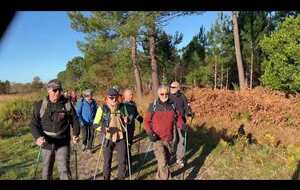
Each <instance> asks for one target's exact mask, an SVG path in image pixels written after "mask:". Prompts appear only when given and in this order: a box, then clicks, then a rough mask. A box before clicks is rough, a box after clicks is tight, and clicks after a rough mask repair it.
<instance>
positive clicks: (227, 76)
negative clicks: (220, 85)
mask: <svg viewBox="0 0 300 190" xmlns="http://www.w3.org/2000/svg"><path fill="white" fill-rule="evenodd" d="M228 78H229V75H228V68H227V71H226V90H228V81H229V79H228Z"/></svg>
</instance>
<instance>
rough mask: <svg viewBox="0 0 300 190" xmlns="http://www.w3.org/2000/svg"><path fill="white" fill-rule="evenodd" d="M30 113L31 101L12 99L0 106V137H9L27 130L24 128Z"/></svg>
mask: <svg viewBox="0 0 300 190" xmlns="http://www.w3.org/2000/svg"><path fill="white" fill-rule="evenodd" d="M31 114H32V101H29V100H22V99H18V100H14V101H9V102H5V103H3V104H1V106H0V137H10V136H14V135H17V134H19V133H23V132H26V131H28V129H27V128H25V127H26V126H27V124H28V121H29V119H30V118H31Z"/></svg>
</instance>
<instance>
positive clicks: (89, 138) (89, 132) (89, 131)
mask: <svg viewBox="0 0 300 190" xmlns="http://www.w3.org/2000/svg"><path fill="white" fill-rule="evenodd" d="M82 128H83V130H82V137H83V140H82V144H84V145H86V146H87V149H91V148H92V147H93V141H94V136H95V129H94V128H93V127H92V126H91V125H85V126H82Z"/></svg>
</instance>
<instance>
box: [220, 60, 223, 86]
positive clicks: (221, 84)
mask: <svg viewBox="0 0 300 190" xmlns="http://www.w3.org/2000/svg"><path fill="white" fill-rule="evenodd" d="M220 88H221V89H223V64H221V82H220Z"/></svg>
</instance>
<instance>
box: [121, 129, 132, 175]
mask: <svg viewBox="0 0 300 190" xmlns="http://www.w3.org/2000/svg"><path fill="white" fill-rule="evenodd" d="M122 127H123V129H124V130H125V133H126V147H127V160H128V170H129V180H131V163H130V155H129V140H128V131H127V128H126V127H125V126H124V125H122Z"/></svg>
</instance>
